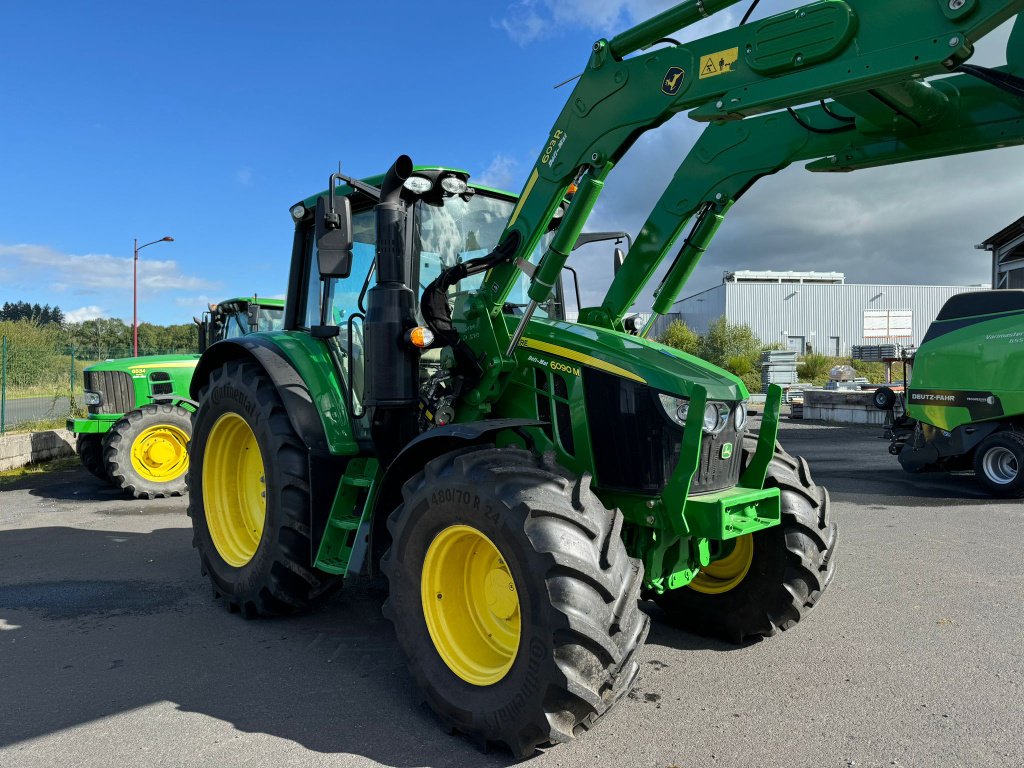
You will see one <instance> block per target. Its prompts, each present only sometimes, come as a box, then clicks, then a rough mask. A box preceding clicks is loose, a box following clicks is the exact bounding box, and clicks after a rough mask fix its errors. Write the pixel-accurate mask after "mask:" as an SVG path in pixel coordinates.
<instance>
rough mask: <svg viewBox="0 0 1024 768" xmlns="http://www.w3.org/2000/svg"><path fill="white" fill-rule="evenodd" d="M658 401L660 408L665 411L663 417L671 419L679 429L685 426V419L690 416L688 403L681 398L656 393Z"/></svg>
mask: <svg viewBox="0 0 1024 768" xmlns="http://www.w3.org/2000/svg"><path fill="white" fill-rule="evenodd" d="M658 400H660V401H661V407H662V408H664V409H665V415H666V416H668V417H669V418H670V419H672V421H673V422H675V423H676V424H678V425H679V426H680V427H685V426H686V417H687V416H689V415H690V401H689V400H687V399H686V398H683V397H673V396H672V395H663V394H661V393H660V392H659V393H658Z"/></svg>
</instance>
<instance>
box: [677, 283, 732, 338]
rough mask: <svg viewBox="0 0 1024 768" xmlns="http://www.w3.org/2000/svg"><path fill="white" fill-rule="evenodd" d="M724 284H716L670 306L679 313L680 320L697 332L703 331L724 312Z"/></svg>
mask: <svg viewBox="0 0 1024 768" xmlns="http://www.w3.org/2000/svg"><path fill="white" fill-rule="evenodd" d="M725 291H726V286H725V285H724V284H723V285H716V286H715V287H714V288H711V289H710V290H707V291H704V292H703V293H698V294H697V295H696V296H690V297H689V298H687V299H683V300H682V301H677V302H676V303H675V305H674V306H673V307H672V308H673V309H675V310H676V311H677V312H679V314H680V315H681V318H680V319H681V320H682V321H683V322H684V323H686V324H687V325H688V326H690V327H691V328H692V329H693V330H695V331H696V332H697V333H704V332H705V331H707V329H708V326H709V325H711V323H713V322H714V321H715V320H717V319H718V318H720V317H721V316H722V315H724V314H725Z"/></svg>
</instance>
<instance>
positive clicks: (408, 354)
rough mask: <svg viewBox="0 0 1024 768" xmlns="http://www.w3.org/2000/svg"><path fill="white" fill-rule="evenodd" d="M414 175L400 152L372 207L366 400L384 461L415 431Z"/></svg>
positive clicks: (367, 307)
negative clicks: (407, 185)
mask: <svg viewBox="0 0 1024 768" xmlns="http://www.w3.org/2000/svg"><path fill="white" fill-rule="evenodd" d="M411 173H412V160H410V159H409V157H408V155H400V156H399V158H398V159H397V160H395V162H394V164H393V165H392V166H391V168H389V169H388V172H387V174H386V175H385V176H384V181H383V183H382V184H381V188H380V202H379V203H378V204H377V205H376V206H375V207H374V215H375V218H376V226H377V257H376V262H377V269H376V280H377V282H376V285H374V286H373V288H371V289H370V290H369V291H368V292H367V294H366V322H365V325H364V340H363V345H364V359H365V361H366V369H365V390H364V402H365V406H366V408H367V410H368V411H369V412H370V417H371V420H372V424H371V436H372V437H373V441H374V445H375V447H376V449H377V451H378V454H379V455H380V457H381V459H382V460H383V461H384V462H385V463H386V462H388V461H390V460H391V459H392V458H393V457H394V456H395V455H396V454H397V453H398V451H399V450H401V448H402V446H404V445H405V443H407V442H408V441H409V440H411V439H412V438H413V437H415V435H416V407H417V403H418V401H419V391H418V390H419V362H420V351H419V350H418V349H416V348H415V347H412V346H410V345H408V344H406V343H405V341H404V337H405V334H406V332H407V331H408V330H410V329H411V328H414V327H415V326H416V325H417V322H416V295H415V294H414V293H413V292H412V290H411V289H410V288H409V286H408V285H406V282H405V275H406V268H407V265H408V264H409V256H410V255H409V247H410V242H409V238H408V237H407V227H406V218H407V213H408V211H407V206H406V204H405V201H404V200H402V184H403V183H404V182H405V180H406V179H408V178H409V175H410V174H411Z"/></svg>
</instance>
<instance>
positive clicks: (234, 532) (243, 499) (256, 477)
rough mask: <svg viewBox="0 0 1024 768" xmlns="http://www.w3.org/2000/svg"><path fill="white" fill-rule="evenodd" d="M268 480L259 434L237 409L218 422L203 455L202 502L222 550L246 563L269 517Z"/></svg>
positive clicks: (237, 564) (239, 563)
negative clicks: (257, 439) (255, 432)
mask: <svg viewBox="0 0 1024 768" xmlns="http://www.w3.org/2000/svg"><path fill="white" fill-rule="evenodd" d="M266 491H267V482H266V476H265V473H264V471H263V456H262V455H261V454H260V446H259V444H258V443H257V442H256V435H254V434H253V433H252V429H251V428H250V427H249V425H248V423H246V421H245V419H243V418H242V417H241V416H239V415H238V414H237V413H225V414H224V415H223V416H221V417H220V418H219V419H217V421H215V422H214V424H213V429H211V430H210V436H209V437H208V438H207V440H206V453H205V454H204V456H203V508H204V510H205V511H206V526H207V528H209V530H210V538H212V539H213V545H214V546H215V547H216V548H217V552H218V554H219V555H220V556H221V557H222V558H223V559H224V562H226V563H227V564H228V565H233V566H234V567H236V568H241V567H242V566H243V565H245V564H246V563H248V562H249V561H250V560H252V558H253V555H255V554H256V549H257V547H259V545H260V539H261V538H262V537H263V525H264V522H265V521H266V517H267V493H266Z"/></svg>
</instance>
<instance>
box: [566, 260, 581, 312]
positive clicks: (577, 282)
mask: <svg viewBox="0 0 1024 768" xmlns="http://www.w3.org/2000/svg"><path fill="white" fill-rule="evenodd" d="M565 269H567V270H569V272H571V273H572V282H573V285H574V286H575V287H576V312H577V313H579V312H580V311H581V310H582V309H583V300H582V298H581V296H582V294H581V293H580V276H579V275H578V274H576V270H575V269H573V268H572V267H570V266H569V265H568V264H566V265H565Z"/></svg>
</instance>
